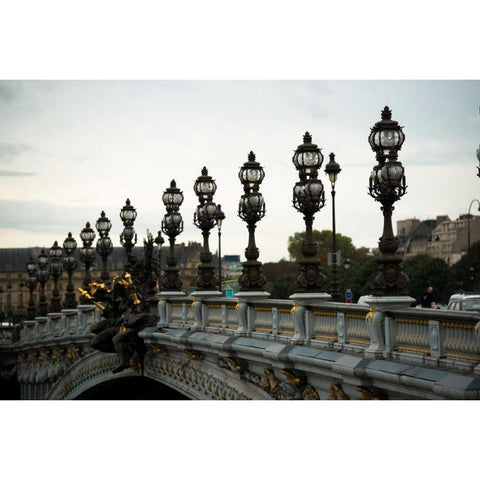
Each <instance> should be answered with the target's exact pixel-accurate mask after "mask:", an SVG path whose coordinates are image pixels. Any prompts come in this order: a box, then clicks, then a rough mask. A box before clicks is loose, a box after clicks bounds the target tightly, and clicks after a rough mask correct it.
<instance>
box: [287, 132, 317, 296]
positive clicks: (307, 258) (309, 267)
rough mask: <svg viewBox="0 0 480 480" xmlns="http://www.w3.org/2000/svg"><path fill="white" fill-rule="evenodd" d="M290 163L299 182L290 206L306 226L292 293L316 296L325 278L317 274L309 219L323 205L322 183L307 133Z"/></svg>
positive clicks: (312, 217) (315, 248)
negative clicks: (301, 217) (294, 287)
mask: <svg viewBox="0 0 480 480" xmlns="http://www.w3.org/2000/svg"><path fill="white" fill-rule="evenodd" d="M292 161H293V164H294V165H295V168H296V169H297V171H298V176H299V181H298V182H297V183H296V184H295V186H294V187H293V206H294V208H295V209H296V210H298V211H299V212H300V213H302V214H303V219H304V221H305V227H306V232H305V241H304V243H303V246H302V254H303V258H302V259H301V260H300V261H299V272H298V275H297V283H296V290H295V291H296V293H318V292H321V290H322V288H323V286H324V284H325V275H323V273H322V272H321V262H320V260H319V259H318V258H317V256H316V255H317V253H318V248H317V244H316V242H315V241H314V239H313V220H314V215H315V214H316V213H317V212H318V211H320V209H322V208H323V206H324V205H325V192H324V189H323V184H322V181H321V180H320V179H319V178H318V169H319V168H320V167H321V166H322V162H323V155H322V152H321V150H320V148H318V146H317V145H316V144H314V143H312V136H311V135H310V133H309V132H306V133H305V135H304V136H303V143H302V144H301V145H299V146H298V148H297V149H296V150H295V154H294V155H293V159H292Z"/></svg>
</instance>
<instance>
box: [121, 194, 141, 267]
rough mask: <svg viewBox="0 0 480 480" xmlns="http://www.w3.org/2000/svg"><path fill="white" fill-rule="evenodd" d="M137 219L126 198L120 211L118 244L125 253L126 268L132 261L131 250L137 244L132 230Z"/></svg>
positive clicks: (135, 235)
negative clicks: (121, 224)
mask: <svg viewBox="0 0 480 480" xmlns="http://www.w3.org/2000/svg"><path fill="white" fill-rule="evenodd" d="M136 218H137V211H136V210H135V208H133V206H132V205H130V199H129V198H127V201H126V202H125V205H124V206H123V207H122V209H121V210H120V219H121V220H122V222H123V227H124V228H123V232H122V233H121V234H120V243H121V244H122V246H123V247H124V248H125V251H126V252H127V268H128V266H129V265H130V263H131V261H132V249H133V247H134V246H135V244H136V243H137V234H136V233H135V229H134V228H133V223H134V222H135V219H136Z"/></svg>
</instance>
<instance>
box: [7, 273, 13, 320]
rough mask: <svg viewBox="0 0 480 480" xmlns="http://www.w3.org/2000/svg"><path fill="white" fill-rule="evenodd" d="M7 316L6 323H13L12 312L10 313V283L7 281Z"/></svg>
mask: <svg viewBox="0 0 480 480" xmlns="http://www.w3.org/2000/svg"><path fill="white" fill-rule="evenodd" d="M7 315H8V322H9V323H10V324H12V323H13V312H12V282H11V281H10V280H8V283H7Z"/></svg>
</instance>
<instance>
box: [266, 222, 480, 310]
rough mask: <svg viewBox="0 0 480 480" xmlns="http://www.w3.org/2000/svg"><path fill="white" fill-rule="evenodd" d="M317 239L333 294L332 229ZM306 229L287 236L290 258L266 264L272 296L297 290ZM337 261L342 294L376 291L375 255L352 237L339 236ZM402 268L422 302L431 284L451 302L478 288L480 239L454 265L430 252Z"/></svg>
mask: <svg viewBox="0 0 480 480" xmlns="http://www.w3.org/2000/svg"><path fill="white" fill-rule="evenodd" d="M313 236H314V240H315V241H316V242H317V246H318V255H317V256H318V258H319V259H320V260H321V261H322V264H323V268H322V272H323V274H324V275H325V277H326V281H325V286H324V291H325V292H327V293H330V282H331V280H332V268H331V266H329V265H327V260H328V257H329V252H331V251H332V232H331V231H330V230H322V231H318V230H314V231H313ZM304 239H305V233H304V232H296V233H294V234H293V235H291V236H290V237H289V238H288V253H289V255H290V260H289V261H288V260H285V259H283V260H280V261H279V262H270V263H265V264H264V266H263V268H264V273H265V276H266V277H267V280H270V281H269V282H268V283H267V286H266V289H267V291H269V292H270V293H271V295H272V298H288V297H289V296H290V295H292V294H293V293H294V292H295V279H296V275H297V272H298V263H297V262H298V261H299V260H300V259H301V258H302V252H301V249H302V244H303V241H304ZM336 244H337V252H339V254H340V255H339V256H340V262H339V264H338V279H339V283H340V295H341V296H342V298H344V295H345V291H346V290H347V289H350V290H351V291H352V293H353V301H354V302H356V301H358V299H359V298H360V297H361V296H362V295H369V294H371V293H372V291H373V285H372V284H373V277H374V274H375V258H374V256H373V255H371V254H370V253H369V249H368V248H365V247H360V248H356V247H355V246H354V245H353V242H352V239H351V238H350V237H346V236H344V235H341V234H339V233H338V234H337V235H336ZM347 258H348V259H349V260H350V268H348V269H346V268H345V260H346V259H347ZM402 267H403V271H404V272H405V274H406V275H407V276H408V278H409V280H410V284H409V295H410V296H411V297H413V298H415V299H416V300H417V303H420V298H421V296H422V295H423V294H424V293H425V290H426V289H427V287H428V286H429V285H431V286H433V288H434V292H435V294H436V295H437V297H438V299H439V301H440V302H441V303H445V304H446V303H448V299H449V298H450V295H452V293H454V292H458V291H479V290H480V287H479V277H480V242H476V243H474V244H472V246H471V248H470V252H469V253H467V254H465V255H463V256H462V258H461V259H460V260H459V261H458V262H457V263H455V264H453V265H448V264H447V263H446V262H445V261H444V260H442V259H440V258H434V257H431V256H430V255H416V256H414V257H410V258H407V259H404V260H403V262H402Z"/></svg>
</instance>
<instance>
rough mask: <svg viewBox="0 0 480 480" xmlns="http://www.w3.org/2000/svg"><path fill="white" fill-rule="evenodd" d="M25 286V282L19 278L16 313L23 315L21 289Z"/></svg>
mask: <svg viewBox="0 0 480 480" xmlns="http://www.w3.org/2000/svg"><path fill="white" fill-rule="evenodd" d="M24 288H25V282H24V281H23V279H22V280H20V282H19V283H18V291H19V305H18V313H19V314H20V315H21V316H23V313H24V310H23V289H24Z"/></svg>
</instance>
